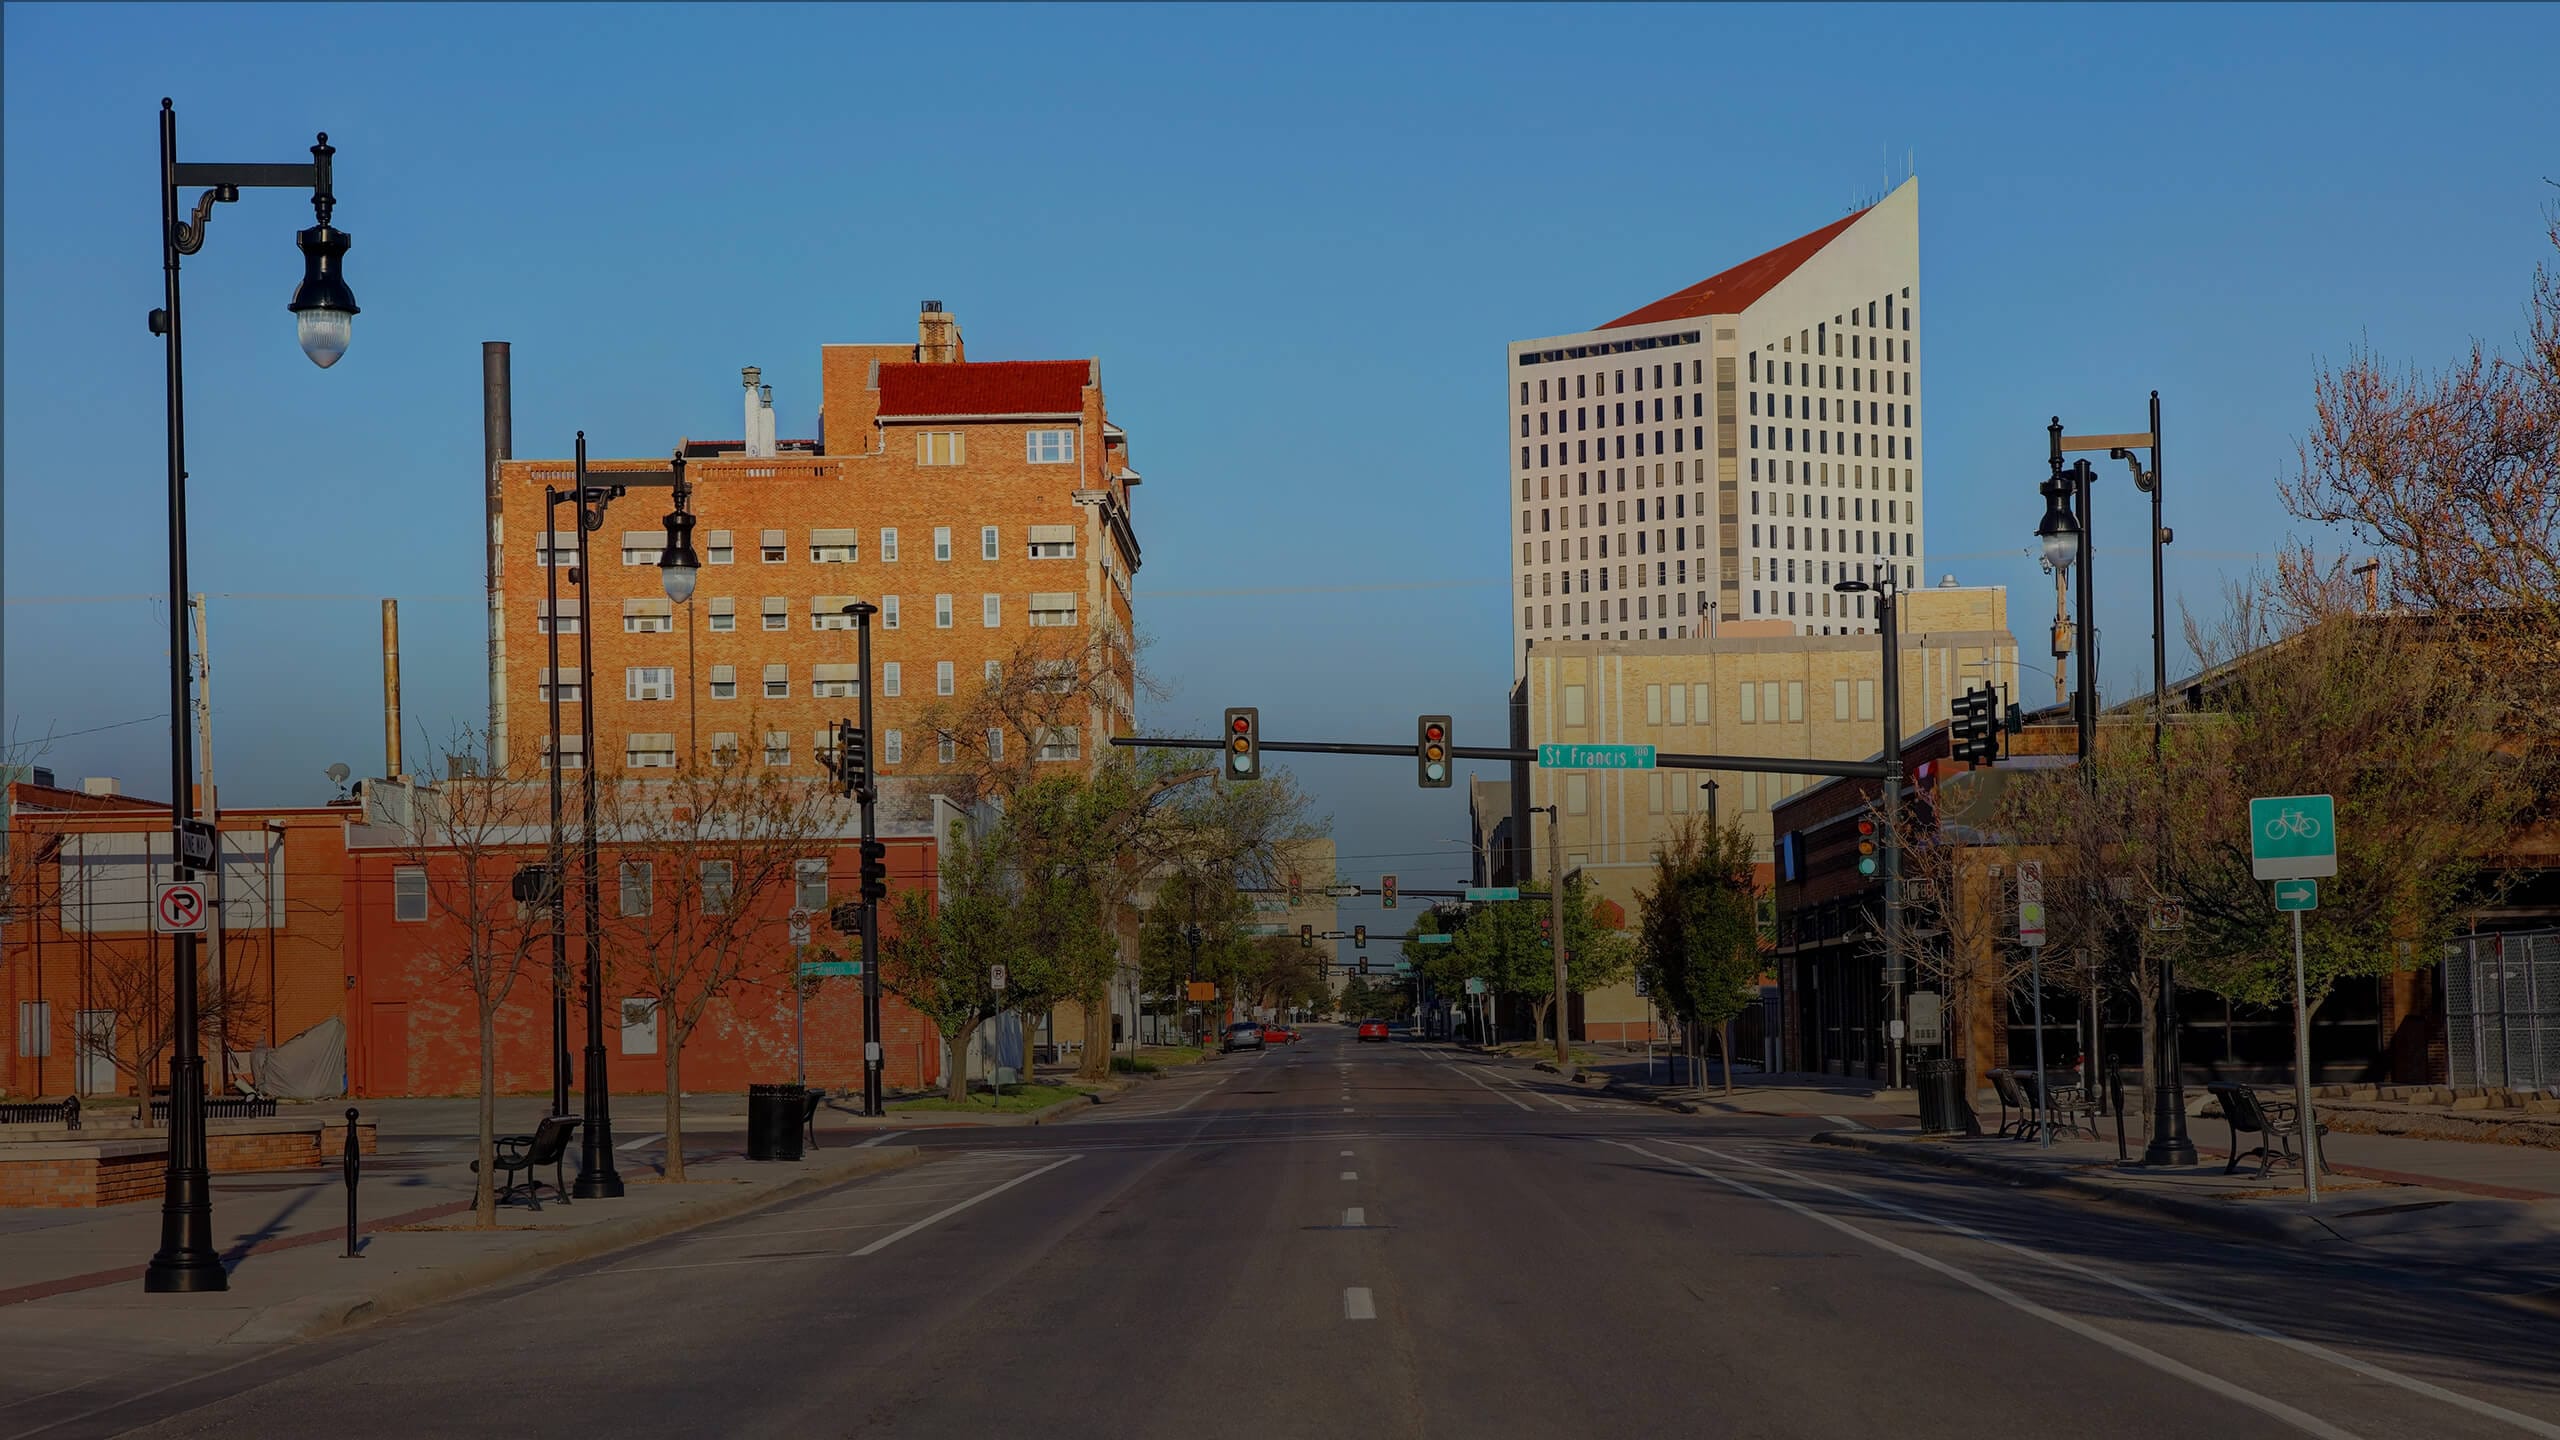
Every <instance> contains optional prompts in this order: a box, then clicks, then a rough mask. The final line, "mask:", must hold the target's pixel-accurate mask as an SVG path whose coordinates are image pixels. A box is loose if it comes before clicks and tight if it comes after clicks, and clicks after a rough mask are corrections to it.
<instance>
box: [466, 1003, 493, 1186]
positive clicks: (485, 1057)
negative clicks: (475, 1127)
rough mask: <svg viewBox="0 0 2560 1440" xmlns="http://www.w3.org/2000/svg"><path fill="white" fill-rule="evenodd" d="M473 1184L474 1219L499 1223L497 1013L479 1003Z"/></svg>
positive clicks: (487, 1005) (488, 1006)
mask: <svg viewBox="0 0 2560 1440" xmlns="http://www.w3.org/2000/svg"><path fill="white" fill-rule="evenodd" d="M474 1179H475V1181H476V1183H475V1184H473V1186H472V1187H471V1222H472V1223H473V1224H474V1225H477V1226H479V1227H480V1228H481V1229H483V1230H494V1229H496V1228H497V1225H498V1012H497V1007H496V1006H494V1005H491V1004H488V1003H487V1002H485V1001H484V1002H482V1004H481V1006H480V1171H479V1174H478V1175H477V1176H475V1177H474Z"/></svg>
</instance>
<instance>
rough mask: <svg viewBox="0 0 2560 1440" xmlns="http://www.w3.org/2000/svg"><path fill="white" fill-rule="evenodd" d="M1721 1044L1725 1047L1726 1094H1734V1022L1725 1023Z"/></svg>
mask: <svg viewBox="0 0 2560 1440" xmlns="http://www.w3.org/2000/svg"><path fill="white" fill-rule="evenodd" d="M1719 1043H1720V1044H1721V1045H1722V1046H1723V1047H1724V1093H1726V1094H1727V1095H1730V1094H1732V1093H1733V1022H1732V1021H1730V1020H1727V1021H1726V1022H1724V1029H1723V1031H1722V1032H1721V1038H1720V1040H1719Z"/></svg>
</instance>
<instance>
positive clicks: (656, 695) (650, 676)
mask: <svg viewBox="0 0 2560 1440" xmlns="http://www.w3.org/2000/svg"><path fill="white" fill-rule="evenodd" d="M622 698H623V699H625V700H673V699H674V698H676V671H675V667H674V666H672V665H632V666H627V667H625V668H624V670H623V672H622Z"/></svg>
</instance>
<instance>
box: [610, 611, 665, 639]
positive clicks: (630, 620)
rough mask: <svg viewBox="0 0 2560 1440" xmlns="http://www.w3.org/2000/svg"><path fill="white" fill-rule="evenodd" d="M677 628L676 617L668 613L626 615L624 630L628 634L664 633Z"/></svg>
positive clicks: (623, 624) (623, 623)
mask: <svg viewBox="0 0 2560 1440" xmlns="http://www.w3.org/2000/svg"><path fill="white" fill-rule="evenodd" d="M675 628H676V617H675V616H674V615H672V614H667V615H625V616H623V617H622V630H623V633H624V634H626V635H663V634H665V633H667V632H668V631H670V630H673V629H675Z"/></svg>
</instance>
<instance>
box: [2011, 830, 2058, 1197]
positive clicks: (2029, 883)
mask: <svg viewBox="0 0 2560 1440" xmlns="http://www.w3.org/2000/svg"><path fill="white" fill-rule="evenodd" d="M2018 943H2019V944H2021V945H2024V946H2026V947H2027V995H2028V1000H2027V1003H2028V1005H2030V1006H2031V1007H2033V1009H2034V1012H2035V1017H2036V1092H2035V1094H2034V1095H2032V1096H2030V1097H2028V1098H2029V1099H2031V1100H2033V1101H2034V1102H2035V1107H2036V1112H2037V1113H2036V1143H2037V1144H2038V1145H2041V1146H2043V1147H2045V1148H2047V1149H2050V1148H2052V1146H2053V1126H2052V1124H2051V1123H2050V1121H2051V1119H2052V1117H2051V1115H2050V1114H2048V1113H2046V1107H2045V1103H2044V862H2043V861H2041V860H2021V861H2019V862H2018Z"/></svg>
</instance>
